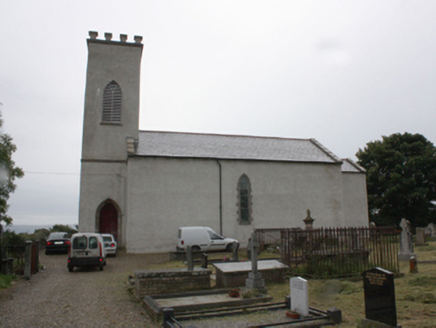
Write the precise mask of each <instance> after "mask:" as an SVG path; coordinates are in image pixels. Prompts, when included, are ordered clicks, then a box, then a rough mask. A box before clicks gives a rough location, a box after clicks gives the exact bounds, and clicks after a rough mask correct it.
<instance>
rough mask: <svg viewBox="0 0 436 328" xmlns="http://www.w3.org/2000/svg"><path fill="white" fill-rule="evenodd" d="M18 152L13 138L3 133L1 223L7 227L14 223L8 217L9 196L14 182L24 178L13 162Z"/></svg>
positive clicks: (0, 142)
mask: <svg viewBox="0 0 436 328" xmlns="http://www.w3.org/2000/svg"><path fill="white" fill-rule="evenodd" d="M2 125H3V120H2V119H1V114H0V127H1V126H2ZM16 150H17V147H16V146H15V145H14V144H13V143H12V138H11V137H10V136H9V135H7V134H3V133H1V135H0V223H1V222H3V221H4V222H5V223H6V225H9V224H11V223H12V218H11V217H9V216H8V215H7V210H8V199H9V195H10V194H11V193H13V192H14V190H15V188H16V185H15V184H14V180H15V179H16V178H21V177H23V176H24V172H23V170H22V169H20V168H19V167H17V166H15V162H14V161H13V160H12V154H13V153H14V152H15V151H16Z"/></svg>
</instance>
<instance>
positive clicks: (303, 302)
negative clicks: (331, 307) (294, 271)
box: [290, 277, 309, 317]
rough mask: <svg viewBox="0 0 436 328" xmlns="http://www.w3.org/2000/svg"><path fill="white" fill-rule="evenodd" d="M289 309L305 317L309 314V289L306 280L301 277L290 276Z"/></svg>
mask: <svg viewBox="0 0 436 328" xmlns="http://www.w3.org/2000/svg"><path fill="white" fill-rule="evenodd" d="M290 285H291V310H292V311H295V312H298V313H300V315H302V316H304V317H307V316H308V315H309V289H308V285H307V280H305V279H303V278H301V277H295V278H291V280H290Z"/></svg>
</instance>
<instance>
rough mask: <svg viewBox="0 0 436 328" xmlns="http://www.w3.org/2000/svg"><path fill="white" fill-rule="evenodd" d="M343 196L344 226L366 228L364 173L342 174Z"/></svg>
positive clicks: (366, 212) (366, 210) (366, 204)
mask: <svg viewBox="0 0 436 328" xmlns="http://www.w3.org/2000/svg"><path fill="white" fill-rule="evenodd" d="M342 190H343V195H344V201H343V203H344V217H345V225H346V226H349V227H366V226H368V224H369V220H368V201H367V189H366V175H365V173H351V172H350V173H342Z"/></svg>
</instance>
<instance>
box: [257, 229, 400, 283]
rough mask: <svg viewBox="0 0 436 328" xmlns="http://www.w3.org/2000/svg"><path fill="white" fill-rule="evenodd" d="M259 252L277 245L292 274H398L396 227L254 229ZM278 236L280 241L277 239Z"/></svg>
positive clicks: (397, 232)
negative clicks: (381, 270) (372, 270)
mask: <svg viewBox="0 0 436 328" xmlns="http://www.w3.org/2000/svg"><path fill="white" fill-rule="evenodd" d="M255 232H256V233H257V234H258V237H259V241H260V249H265V248H266V247H268V246H269V245H277V246H278V247H279V249H280V252H281V259H282V262H283V263H285V264H287V265H289V267H290V270H291V272H294V273H298V274H304V275H306V276H312V277H325V278H327V277H340V276H349V275H359V274H361V273H362V272H363V271H364V270H367V269H370V268H374V267H382V268H384V269H386V270H390V271H392V272H399V263H398V251H399V237H398V235H399V231H398V229H397V228H395V227H374V228H373V227H371V228H368V227H361V228H320V229H311V230H302V229H299V228H297V229H296V228H286V229H256V230H255ZM279 236H280V237H279Z"/></svg>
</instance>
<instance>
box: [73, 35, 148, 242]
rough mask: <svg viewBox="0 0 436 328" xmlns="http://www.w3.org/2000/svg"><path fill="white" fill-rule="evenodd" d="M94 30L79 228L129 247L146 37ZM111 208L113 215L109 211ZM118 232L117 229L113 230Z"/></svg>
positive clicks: (87, 85)
mask: <svg viewBox="0 0 436 328" xmlns="http://www.w3.org/2000/svg"><path fill="white" fill-rule="evenodd" d="M97 37H98V33H97V32H92V31H91V32H89V39H87V44H88V67H87V73H86V88H85V109H84V120H83V139H82V160H81V179H80V200H79V203H80V204H79V230H80V231H89V232H105V233H112V234H114V235H116V236H118V244H120V245H121V246H123V245H124V240H125V238H124V235H125V227H126V224H127V222H126V205H125V199H126V198H125V192H126V172H127V158H128V153H129V152H133V151H134V150H132V145H133V144H134V140H137V139H138V138H139V87H140V72H141V57H142V50H143V44H142V43H141V42H142V37H141V36H134V40H133V42H128V41H127V39H128V36H127V35H125V34H121V35H120V40H119V41H114V40H112V33H105V34H104V39H98V38H97ZM106 208H111V209H112V210H111V212H110V215H106V214H105V213H106V212H107V211H105V210H104V209H106ZM112 230H114V231H112Z"/></svg>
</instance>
